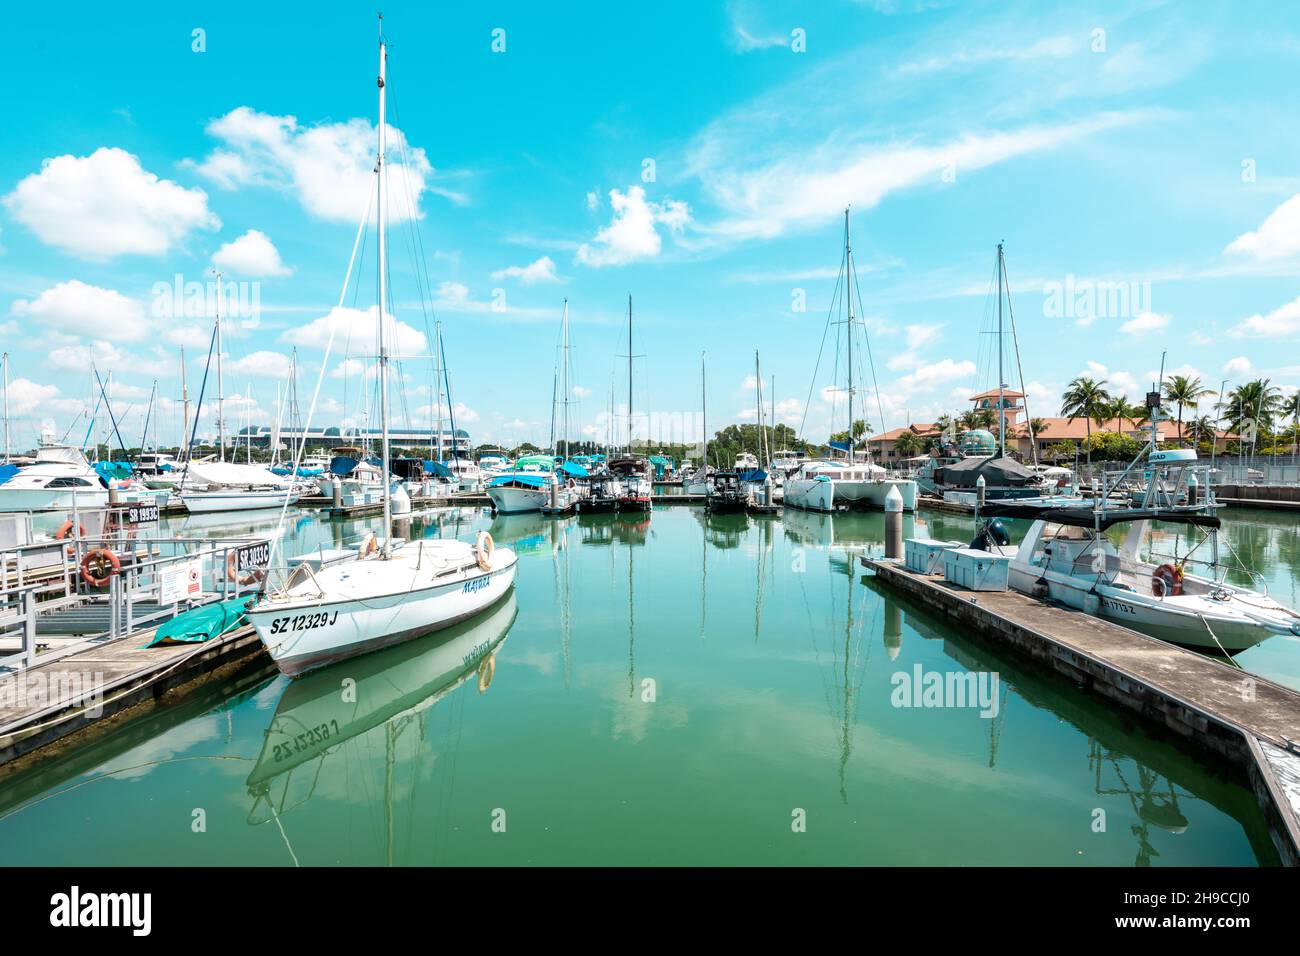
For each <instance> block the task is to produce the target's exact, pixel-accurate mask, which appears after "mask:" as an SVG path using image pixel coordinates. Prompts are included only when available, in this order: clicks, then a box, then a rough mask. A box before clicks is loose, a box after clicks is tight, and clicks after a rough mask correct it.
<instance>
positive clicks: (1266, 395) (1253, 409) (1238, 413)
mask: <svg viewBox="0 0 1300 956" xmlns="http://www.w3.org/2000/svg"><path fill="white" fill-rule="evenodd" d="M1281 407H1282V391H1281V389H1279V388H1278V387H1277V386H1276V385H1272V384H1270V380H1269V379H1267V378H1257V379H1255V380H1254V381H1253V382H1246V383H1245V384H1243V385H1238V386H1237V387H1236V388H1234V389H1233V390H1232V391H1231V392H1229V393H1228V397H1227V400H1226V401H1224V403H1223V405H1222V408H1223V409H1224V410H1225V412H1226V414H1225V416H1224V417H1225V418H1227V420H1228V427H1229V428H1231V429H1232V431H1235V432H1236V433H1237V434H1238V435H1245V436H1249V439H1250V445H1251V453H1252V454H1253V453H1254V447H1255V441H1256V436H1257V435H1258V433H1259V432H1261V431H1269V430H1271V429H1272V427H1273V417H1274V416H1275V415H1277V414H1278V412H1279V411H1280V410H1281ZM1283 414H1285V413H1283Z"/></svg>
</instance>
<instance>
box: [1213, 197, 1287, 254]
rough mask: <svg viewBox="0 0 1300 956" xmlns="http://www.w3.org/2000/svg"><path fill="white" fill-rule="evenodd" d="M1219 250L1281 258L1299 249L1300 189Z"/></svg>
mask: <svg viewBox="0 0 1300 956" xmlns="http://www.w3.org/2000/svg"><path fill="white" fill-rule="evenodd" d="M1223 251H1224V252H1226V253H1230V254H1233V255H1242V256H1250V257H1252V258H1255V259H1285V258H1288V257H1290V256H1294V255H1296V254H1297V253H1300V193H1297V194H1296V195H1294V196H1292V197H1291V198H1290V199H1288V200H1287V201H1286V202H1284V203H1282V205H1280V206H1278V207H1277V208H1276V209H1274V210H1273V211H1272V212H1271V213H1270V214H1269V216H1268V218H1267V219H1265V220H1264V222H1263V223H1262V224H1261V225H1260V227H1259V228H1258V229H1256V230H1255V231H1254V232H1246V233H1242V234H1241V235H1240V236H1238V237H1237V238H1236V239H1234V240H1233V241H1232V242H1230V243H1229V244H1228V247H1227V248H1226V249H1224V250H1223Z"/></svg>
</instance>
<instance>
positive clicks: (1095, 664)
mask: <svg viewBox="0 0 1300 956" xmlns="http://www.w3.org/2000/svg"><path fill="white" fill-rule="evenodd" d="M862 563H863V564H864V565H865V566H866V567H867V568H868V569H870V570H871V571H873V572H875V575H876V578H877V579H878V580H879V581H880V582H881V583H883V584H884V585H886V586H888V587H890V588H892V589H894V590H897V591H900V592H903V593H905V594H907V595H909V596H911V597H914V598H916V599H918V600H919V601H920V602H922V603H923V604H925V605H927V606H929V607H930V608H931V609H933V610H936V611H938V612H941V613H942V614H944V615H945V616H947V617H949V618H950V619H953V620H955V621H957V622H958V623H960V624H962V625H965V626H966V627H968V628H969V629H970V630H971V632H972V633H974V634H976V635H978V636H980V637H983V638H984V639H986V640H989V641H992V642H995V643H997V644H999V645H1003V646H1006V647H1008V648H1009V649H1011V650H1012V651H1014V652H1015V653H1017V654H1019V655H1021V656H1024V657H1028V658H1031V659H1032V660H1033V661H1034V662H1035V663H1037V664H1039V665H1040V666H1042V667H1045V668H1047V669H1050V670H1052V671H1054V672H1056V673H1058V674H1061V675H1063V676H1065V677H1066V678H1068V679H1070V680H1072V681H1074V682H1075V683H1076V684H1078V685H1079V686H1081V687H1082V688H1083V689H1084V690H1086V691H1088V692H1090V693H1094V694H1097V695H1098V696H1100V697H1103V698H1105V699H1106V700H1107V701H1108V702H1110V703H1112V704H1118V705H1120V706H1122V707H1124V708H1127V709H1128V710H1130V711H1132V712H1134V713H1135V714H1136V715H1138V716H1139V717H1140V718H1142V719H1143V720H1144V721H1146V722H1147V723H1148V724H1149V725H1152V726H1154V727H1156V728H1157V729H1158V730H1159V731H1160V732H1162V733H1172V734H1173V735H1174V736H1176V737H1178V738H1181V739H1182V740H1183V741H1184V742H1185V743H1186V744H1188V745H1190V746H1193V747H1197V748H1199V749H1203V750H1207V751H1209V752H1210V753H1212V754H1213V755H1215V756H1216V757H1218V758H1221V759H1224V760H1226V761H1228V762H1229V763H1232V764H1234V765H1236V766H1237V767H1239V768H1240V769H1242V770H1244V771H1245V772H1246V774H1247V775H1248V777H1249V778H1250V781H1251V784H1252V786H1253V787H1254V789H1255V791H1256V795H1257V796H1258V797H1259V798H1260V804H1261V806H1262V807H1263V809H1264V811H1265V814H1266V815H1267V816H1268V817H1269V821H1270V827H1271V828H1272V830H1273V832H1274V842H1275V843H1276V844H1277V845H1278V850H1279V853H1281V855H1282V858H1283V859H1284V860H1286V861H1287V862H1288V863H1290V864H1291V865H1297V866H1300V693H1297V692H1296V691H1294V690H1291V689H1290V688H1288V687H1284V686H1282V685H1280V684H1276V683H1274V682H1272V681H1269V680H1266V679H1264V678H1262V677H1257V676H1255V675H1253V674H1249V673H1247V672H1245V671H1243V670H1241V669H1240V668H1238V667H1235V666H1233V665H1231V664H1228V663H1222V662H1220V661H1217V660H1213V659H1211V658H1208V657H1205V656H1203V655H1201V654H1197V653H1195V652H1193V651H1190V650H1185V649H1183V648H1181V647H1176V646H1175V645H1173V644H1168V643H1166V642H1164V641H1160V640H1157V639H1155V638H1153V637H1147V636H1146V635H1144V634H1139V633H1137V632H1136V631H1131V630H1129V629H1128V628H1126V627H1121V626H1120V625H1118V624H1114V623H1112V622H1110V621H1105V620H1101V619H1099V618H1095V617H1092V616H1090V615H1088V614H1085V613H1083V612H1081V611H1075V610H1071V609H1069V608H1064V607H1061V606H1059V605H1055V604H1049V603H1047V602H1044V601H1040V600H1037V599H1036V598H1032V597H1029V596H1028V595H1024V594H1020V593H1018V592H1015V591H980V592H975V591H968V590H966V589H965V588H962V587H960V586H958V585H956V584H951V583H949V582H947V581H945V580H944V579H943V577H942V575H927V574H917V573H915V572H913V571H909V570H907V569H906V568H904V567H903V566H902V564H901V563H900V562H897V561H890V560H886V559H880V558H869V557H866V556H863V557H862Z"/></svg>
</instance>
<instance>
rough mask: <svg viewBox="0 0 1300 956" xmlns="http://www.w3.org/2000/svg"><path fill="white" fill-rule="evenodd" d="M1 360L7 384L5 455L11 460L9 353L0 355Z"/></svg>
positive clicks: (6, 458) (5, 383)
mask: <svg viewBox="0 0 1300 956" xmlns="http://www.w3.org/2000/svg"><path fill="white" fill-rule="evenodd" d="M0 362H2V363H3V365H4V386H5V457H4V460H5V461H6V462H7V461H8V460H9V353H8V352H5V353H4V355H3V356H0Z"/></svg>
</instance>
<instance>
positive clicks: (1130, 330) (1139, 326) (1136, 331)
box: [1119, 312, 1169, 336]
mask: <svg viewBox="0 0 1300 956" xmlns="http://www.w3.org/2000/svg"><path fill="white" fill-rule="evenodd" d="M1168 324H1169V316H1167V315H1160V314H1159V313H1157V312H1143V313H1141V314H1139V315H1138V316H1136V317H1135V318H1132V319H1129V320H1128V321H1127V322H1125V323H1124V324H1123V325H1121V326H1120V327H1119V330H1120V331H1121V332H1123V333H1124V334H1125V335H1132V336H1142V335H1146V334H1147V333H1149V332H1159V331H1160V330H1161V329H1163V328H1165V326H1167V325H1168Z"/></svg>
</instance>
